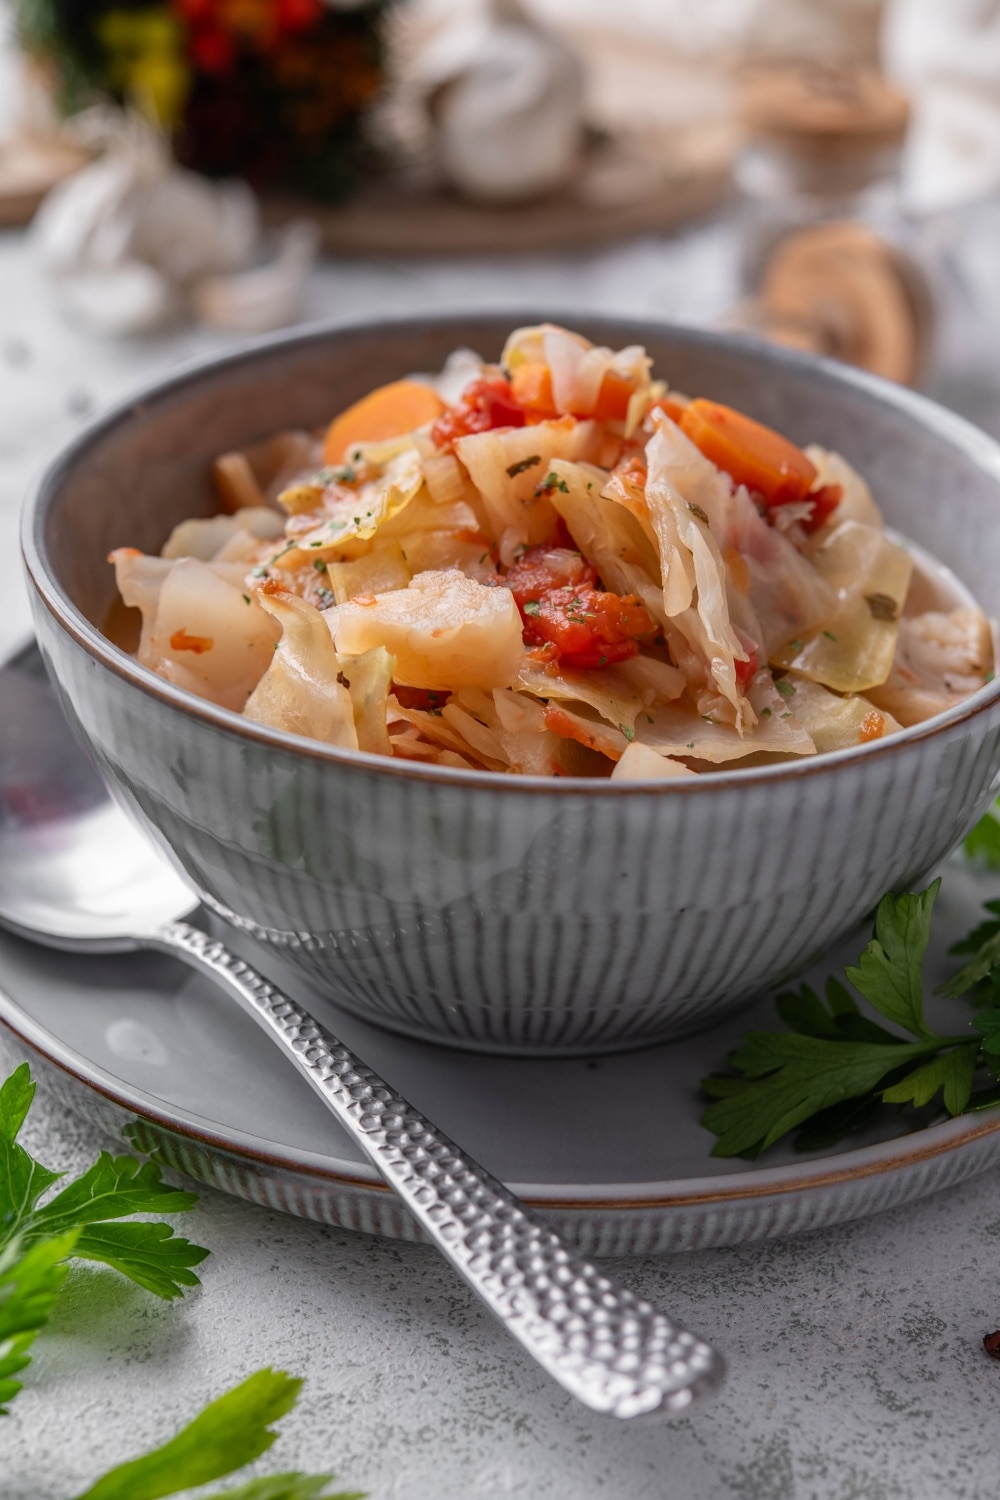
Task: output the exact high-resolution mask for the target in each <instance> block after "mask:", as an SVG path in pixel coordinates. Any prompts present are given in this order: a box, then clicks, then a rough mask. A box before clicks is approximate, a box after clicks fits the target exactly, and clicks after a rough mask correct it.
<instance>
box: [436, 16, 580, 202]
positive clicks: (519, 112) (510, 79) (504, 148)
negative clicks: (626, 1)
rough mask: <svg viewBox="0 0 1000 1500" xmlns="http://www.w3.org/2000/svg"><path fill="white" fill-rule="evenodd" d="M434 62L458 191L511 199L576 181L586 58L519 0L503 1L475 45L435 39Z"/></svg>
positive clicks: (441, 149)
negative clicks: (582, 60) (536, 19)
mask: <svg viewBox="0 0 1000 1500" xmlns="http://www.w3.org/2000/svg"><path fill="white" fill-rule="evenodd" d="M446 40H447V39H446ZM449 53H450V56H449V55H448V54H449ZM425 63H426V65H425V68H424V69H423V72H424V76H425V78H426V79H427V83H428V95H427V108H428V111H429V115H430V120H431V125H432V135H433V142H434V146H435V150H436V156H437V159H438V163H439V166H440V169H441V172H442V174H443V175H444V177H445V179H446V180H447V182H448V183H449V184H450V185H451V186H452V187H454V188H456V189H457V190H458V191H459V192H461V193H462V194H464V195H465V196H466V197H469V198H472V199H476V200H478V201H480V202H484V203H497V204H503V203H516V202H519V201H522V200H524V199H527V198H533V197H538V196H540V195H541V194H543V193H545V192H548V191H550V190H551V189H553V188H556V187H559V186H560V185H561V184H562V183H564V182H565V181H567V179H568V178H569V177H570V175H571V174H572V172H573V169H574V167H575V165H576V163H577V158H578V154H579V150H580V143H581V138H582V124H583V77H582V70H581V67H580V63H579V61H578V59H577V56H576V54H575V53H574V52H573V51H572V49H571V48H570V47H568V46H567V45H566V44H565V43H563V42H561V41H560V40H558V38H556V37H554V36H552V35H551V34H550V33H549V32H547V31H544V30H543V29H542V28H540V27H539V26H537V25H535V24H534V23H533V22H532V21H530V20H529V19H528V18H527V17H525V16H524V14H523V13H522V12H521V10H520V8H519V7H518V6H517V4H516V3H515V0H498V3H497V4H495V5H494V7H493V10H492V12H491V14H490V15H489V16H488V17H487V18H486V24H485V25H483V26H480V27H478V28H477V29H476V31H475V32H474V33H472V34H470V36H469V38H468V44H467V45H465V46H456V45H454V41H452V43H451V45H450V46H446V47H441V46H438V47H437V48H435V46H434V44H433V43H432V45H431V47H430V48H429V49H428V56H427V58H426V60H425Z"/></svg>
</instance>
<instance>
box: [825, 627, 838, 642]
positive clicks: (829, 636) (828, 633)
mask: <svg viewBox="0 0 1000 1500" xmlns="http://www.w3.org/2000/svg"><path fill="white" fill-rule="evenodd" d="M823 634H824V635H825V636H826V638H827V640H828V641H835V640H836V639H837V637H836V636H835V635H834V633H833V631H832V630H824V632H823Z"/></svg>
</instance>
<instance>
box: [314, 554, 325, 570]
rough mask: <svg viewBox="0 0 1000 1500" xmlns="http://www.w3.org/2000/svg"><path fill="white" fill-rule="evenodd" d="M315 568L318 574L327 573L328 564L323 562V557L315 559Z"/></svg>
mask: <svg viewBox="0 0 1000 1500" xmlns="http://www.w3.org/2000/svg"><path fill="white" fill-rule="evenodd" d="M313 567H314V568H315V569H316V572H317V573H325V572H326V563H325V562H324V561H323V559H322V558H321V557H314V558H313Z"/></svg>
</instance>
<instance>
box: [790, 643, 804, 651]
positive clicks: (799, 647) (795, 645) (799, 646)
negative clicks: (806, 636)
mask: <svg viewBox="0 0 1000 1500" xmlns="http://www.w3.org/2000/svg"><path fill="white" fill-rule="evenodd" d="M788 649H789V651H801V650H802V642H801V641H789V642H788Z"/></svg>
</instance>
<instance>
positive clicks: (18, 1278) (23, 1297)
mask: <svg viewBox="0 0 1000 1500" xmlns="http://www.w3.org/2000/svg"><path fill="white" fill-rule="evenodd" d="M75 1241H76V1231H75V1230H72V1229H71V1230H68V1231H67V1233H65V1234H61V1235H55V1236H54V1237H53V1238H52V1239H50V1240H43V1241H42V1242H41V1244H38V1245H33V1246H32V1248H31V1249H30V1250H23V1249H22V1246H21V1244H20V1242H19V1241H18V1240H12V1241H11V1243H10V1244H9V1245H7V1247H6V1248H5V1249H4V1250H2V1251H0V1416H7V1415H8V1414H9V1409H8V1402H10V1401H13V1399H14V1397H15V1396H16V1395H17V1393H18V1391H19V1390H20V1389H21V1382H20V1381H19V1380H16V1379H15V1378H14V1377H15V1376H16V1375H19V1374H20V1372H21V1371H22V1370H23V1369H24V1367H25V1366H26V1365H27V1364H29V1363H30V1361H31V1355H30V1354H29V1352H28V1351H29V1349H30V1348H31V1345H32V1344H33V1343H34V1341H35V1336H36V1334H37V1333H38V1331H39V1329H41V1328H44V1327H45V1324H46V1323H47V1322H48V1320H49V1314H50V1313H51V1312H52V1307H53V1304H54V1303H55V1300H56V1298H57V1297H58V1295H59V1290H60V1288H61V1287H62V1284H63V1281H64V1280H65V1278H66V1271H67V1267H66V1258H67V1256H69V1255H72V1253H73V1246H74V1243H75Z"/></svg>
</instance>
